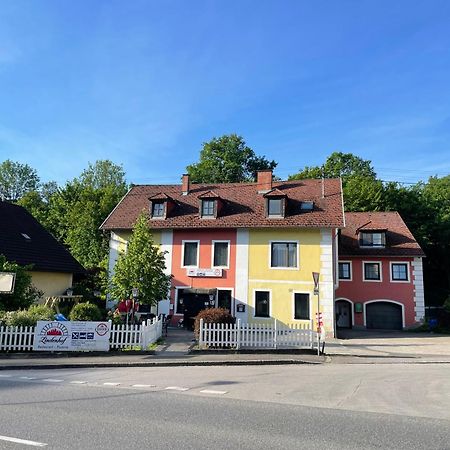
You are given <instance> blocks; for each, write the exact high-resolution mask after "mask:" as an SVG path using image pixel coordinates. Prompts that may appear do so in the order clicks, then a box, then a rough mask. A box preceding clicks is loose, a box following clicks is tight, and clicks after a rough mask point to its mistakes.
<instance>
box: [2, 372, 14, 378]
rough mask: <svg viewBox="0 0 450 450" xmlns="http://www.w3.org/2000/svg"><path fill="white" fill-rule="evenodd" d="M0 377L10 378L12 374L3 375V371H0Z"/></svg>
mask: <svg viewBox="0 0 450 450" xmlns="http://www.w3.org/2000/svg"><path fill="white" fill-rule="evenodd" d="M0 377H2V378H11V377H12V375H4V374H3V373H0Z"/></svg>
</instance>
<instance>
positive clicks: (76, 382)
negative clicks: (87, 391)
mask: <svg viewBox="0 0 450 450" xmlns="http://www.w3.org/2000/svg"><path fill="white" fill-rule="evenodd" d="M70 384H87V381H71V382H70Z"/></svg>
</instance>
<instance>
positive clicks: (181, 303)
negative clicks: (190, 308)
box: [176, 288, 184, 314]
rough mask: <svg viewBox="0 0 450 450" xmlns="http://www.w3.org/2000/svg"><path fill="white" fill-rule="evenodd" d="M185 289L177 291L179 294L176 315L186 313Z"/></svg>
mask: <svg viewBox="0 0 450 450" xmlns="http://www.w3.org/2000/svg"><path fill="white" fill-rule="evenodd" d="M183 292H184V290H183V289H178V288H177V290H176V294H177V298H176V302H177V309H176V314H183V313H184V299H183Z"/></svg>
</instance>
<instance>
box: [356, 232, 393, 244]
mask: <svg viewBox="0 0 450 450" xmlns="http://www.w3.org/2000/svg"><path fill="white" fill-rule="evenodd" d="M385 243H386V236H385V233H366V232H361V233H360V237H359V245H360V246H361V247H384V246H385Z"/></svg>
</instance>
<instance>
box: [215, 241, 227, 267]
mask: <svg viewBox="0 0 450 450" xmlns="http://www.w3.org/2000/svg"><path fill="white" fill-rule="evenodd" d="M213 246H214V248H213V267H228V248H229V243H228V241H227V242H213Z"/></svg>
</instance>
